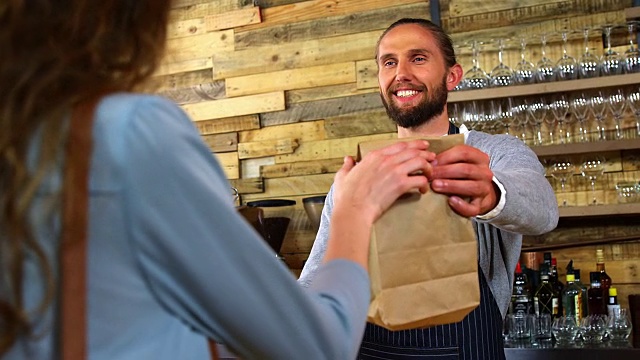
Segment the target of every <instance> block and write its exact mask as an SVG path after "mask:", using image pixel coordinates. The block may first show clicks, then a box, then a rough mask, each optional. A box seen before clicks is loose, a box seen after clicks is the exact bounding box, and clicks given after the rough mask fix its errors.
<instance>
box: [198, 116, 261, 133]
mask: <svg viewBox="0 0 640 360" xmlns="http://www.w3.org/2000/svg"><path fill="white" fill-rule="evenodd" d="M195 126H196V127H197V128H198V131H199V132H200V134H201V135H208V134H219V133H226V132H232V131H242V130H253V129H259V128H260V119H259V118H258V115H245V116H234V117H228V118H222V119H214V120H203V121H197V122H195Z"/></svg>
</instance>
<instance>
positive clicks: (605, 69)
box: [602, 25, 622, 75]
mask: <svg viewBox="0 0 640 360" xmlns="http://www.w3.org/2000/svg"><path fill="white" fill-rule="evenodd" d="M602 29H603V31H604V37H605V42H606V44H607V49H606V50H605V52H604V55H603V56H602V74H603V75H619V74H622V58H621V57H620V54H618V52H617V51H614V50H613V49H612V48H611V31H612V30H613V25H603V26H602Z"/></svg>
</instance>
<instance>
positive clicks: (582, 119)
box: [569, 92, 591, 142]
mask: <svg viewBox="0 0 640 360" xmlns="http://www.w3.org/2000/svg"><path fill="white" fill-rule="evenodd" d="M569 105H570V108H571V112H572V113H573V115H574V116H575V117H576V119H577V120H578V126H579V130H578V131H579V132H580V137H579V141H580V142H585V141H587V124H586V120H587V115H588V113H589V108H590V106H591V105H590V103H589V99H588V98H587V96H586V95H585V94H584V93H583V92H579V93H574V94H573V95H572V96H571V100H570V102H569Z"/></svg>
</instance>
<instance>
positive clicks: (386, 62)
mask: <svg viewBox="0 0 640 360" xmlns="http://www.w3.org/2000/svg"><path fill="white" fill-rule="evenodd" d="M395 64H396V62H395V61H391V60H387V61H385V62H384V66H387V67H388V66H394V65H395Z"/></svg>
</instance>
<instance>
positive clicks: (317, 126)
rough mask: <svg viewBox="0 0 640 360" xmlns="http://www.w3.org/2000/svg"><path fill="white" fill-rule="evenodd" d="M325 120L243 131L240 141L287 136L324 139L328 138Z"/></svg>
mask: <svg viewBox="0 0 640 360" xmlns="http://www.w3.org/2000/svg"><path fill="white" fill-rule="evenodd" d="M325 135H326V134H325V131H324V122H323V121H322V120H319V121H306V122H302V123H296V124H289V125H282V126H270V127H266V128H262V129H259V130H250V131H242V132H240V134H239V141H240V142H254V141H269V140H278V139H286V138H297V139H300V140H302V141H311V140H323V139H325V138H326V136H325Z"/></svg>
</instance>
